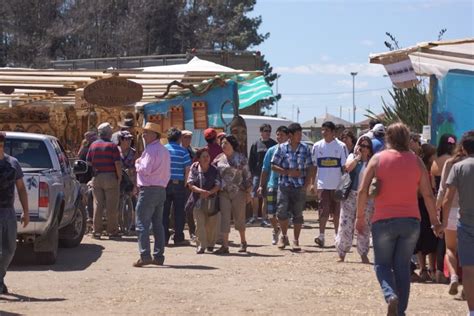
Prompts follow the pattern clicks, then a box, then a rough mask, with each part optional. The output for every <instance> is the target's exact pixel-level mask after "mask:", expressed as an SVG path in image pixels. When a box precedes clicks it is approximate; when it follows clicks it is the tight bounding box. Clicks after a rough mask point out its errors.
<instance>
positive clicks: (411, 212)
mask: <svg viewBox="0 0 474 316" xmlns="http://www.w3.org/2000/svg"><path fill="white" fill-rule="evenodd" d="M375 173H376V177H377V178H378V179H379V180H380V192H379V194H378V195H377V197H376V198H375V212H374V216H373V217H372V223H374V222H376V221H379V220H383V219H388V218H399V217H413V218H418V219H420V210H419V209H418V198H417V192H418V185H419V183H420V177H421V171H420V167H419V166H418V157H417V156H416V155H415V154H414V153H412V152H411V151H406V152H396V151H392V150H384V151H383V152H381V153H380V155H379V165H378V166H377V169H376V172H375Z"/></svg>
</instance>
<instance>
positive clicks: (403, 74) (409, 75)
mask: <svg viewBox="0 0 474 316" xmlns="http://www.w3.org/2000/svg"><path fill="white" fill-rule="evenodd" d="M369 59H370V63H373V64H382V65H384V66H385V68H386V69H387V73H388V74H389V75H390V78H391V79H392V82H393V83H394V84H395V85H397V86H400V87H402V88H404V87H406V86H405V85H407V84H408V85H410V84H411V86H413V83H415V82H416V81H414V80H413V78H414V75H418V76H431V75H435V76H436V77H437V78H442V77H444V76H445V75H446V74H447V73H448V71H449V70H452V69H459V70H468V71H474V39H473V38H467V39H461V40H453V41H439V42H428V43H426V42H424V43H418V44H417V45H415V46H412V47H409V48H405V49H400V50H396V51H391V52H386V53H380V54H371V55H370V56H369Z"/></svg>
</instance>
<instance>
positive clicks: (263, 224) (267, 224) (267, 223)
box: [260, 219, 272, 227]
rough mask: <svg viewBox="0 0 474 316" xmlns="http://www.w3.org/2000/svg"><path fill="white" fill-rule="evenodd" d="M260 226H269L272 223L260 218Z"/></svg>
mask: <svg viewBox="0 0 474 316" xmlns="http://www.w3.org/2000/svg"><path fill="white" fill-rule="evenodd" d="M260 226H261V227H271V226H272V224H270V222H269V221H268V220H266V219H264V220H262V223H261V224H260Z"/></svg>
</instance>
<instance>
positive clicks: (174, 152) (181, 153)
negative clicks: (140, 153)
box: [165, 142, 191, 180]
mask: <svg viewBox="0 0 474 316" xmlns="http://www.w3.org/2000/svg"><path fill="white" fill-rule="evenodd" d="M165 147H166V149H168V151H169V153H170V159H171V180H184V171H185V169H186V167H189V166H190V165H191V158H189V153H188V151H187V150H186V148H184V147H182V146H181V145H179V144H178V143H175V142H169V143H168V144H166V145H165Z"/></svg>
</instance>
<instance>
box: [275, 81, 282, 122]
mask: <svg viewBox="0 0 474 316" xmlns="http://www.w3.org/2000/svg"><path fill="white" fill-rule="evenodd" d="M280 77H281V75H277V77H276V96H277V97H278V78H280ZM276 116H277V117H278V99H276Z"/></svg>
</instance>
